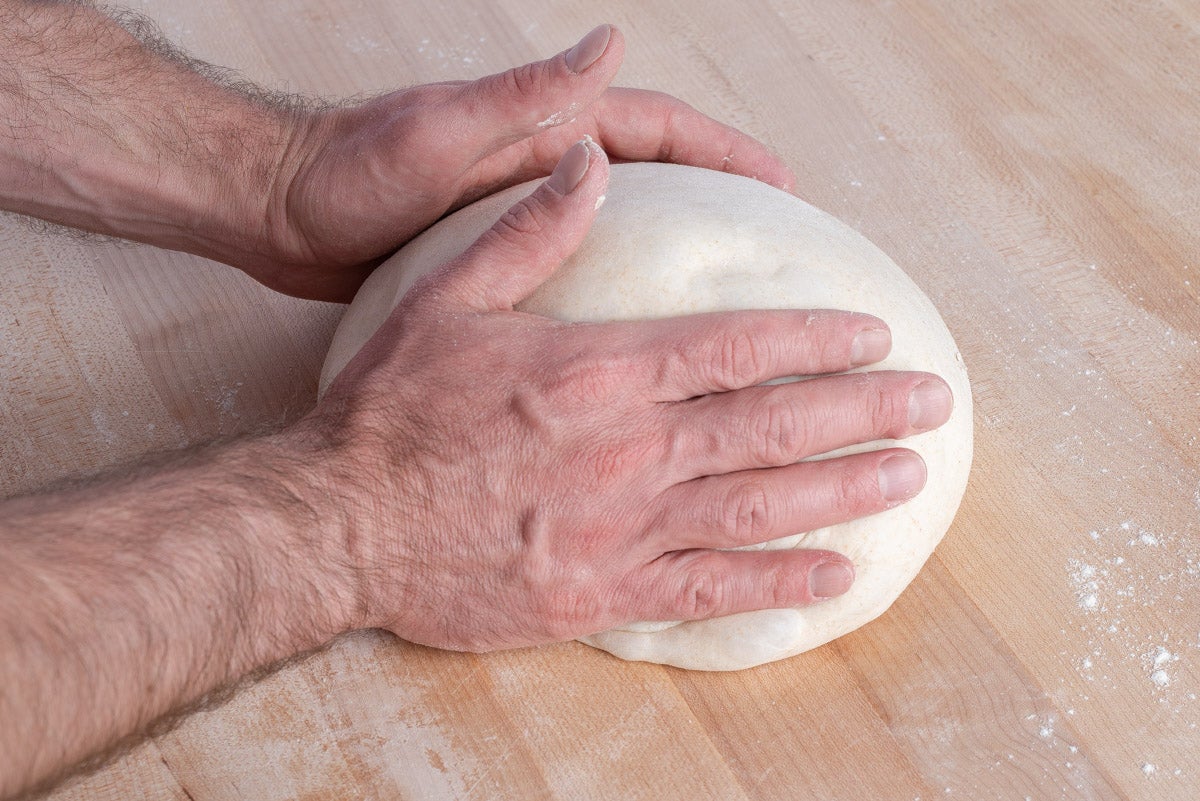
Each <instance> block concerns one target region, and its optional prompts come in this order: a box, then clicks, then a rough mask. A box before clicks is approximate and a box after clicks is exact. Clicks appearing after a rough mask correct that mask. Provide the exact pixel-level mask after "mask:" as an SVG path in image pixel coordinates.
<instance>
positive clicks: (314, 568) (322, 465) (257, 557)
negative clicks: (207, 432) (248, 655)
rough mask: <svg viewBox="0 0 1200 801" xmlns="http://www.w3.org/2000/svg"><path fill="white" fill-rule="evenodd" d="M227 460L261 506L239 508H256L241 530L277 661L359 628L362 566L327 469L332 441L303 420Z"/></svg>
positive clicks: (347, 516) (362, 614) (253, 442)
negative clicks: (276, 639) (277, 643)
mask: <svg viewBox="0 0 1200 801" xmlns="http://www.w3.org/2000/svg"><path fill="white" fill-rule="evenodd" d="M232 458H233V460H234V461H235V465H234V466H233V468H232V469H233V471H234V473H235V474H237V475H252V476H255V478H256V481H255V482H254V483H258V484H259V486H258V488H255V487H254V486H253V485H252V484H251V485H248V486H246V487H245V490H246V491H247V492H248V493H250V494H252V495H254V496H257V497H258V498H259V499H260V501H262V500H265V501H266V502H265V503H263V502H260V503H258V504H253V503H248V504H246V505H244V506H243V507H242V508H243V509H248V510H256V511H249V512H247V514H250V515H252V517H251V519H250V520H249V521H248V523H249V525H248V526H247V529H246V530H247V532H248V535H247V537H248V541H247V551H248V553H249V554H250V558H251V560H252V561H253V563H254V564H255V572H256V575H257V579H256V583H257V585H258V589H257V590H256V602H257V603H258V605H259V607H260V609H258V610H257V614H258V615H259V616H261V618H262V620H263V621H264V625H267V626H271V627H274V628H275V630H276V631H277V633H278V634H279V636H281V637H282V638H283V640H282V642H283V647H282V648H281V649H279V650H280V656H283V657H286V656H290V655H291V654H292V653H297V652H300V651H304V650H309V649H311V648H315V647H317V646H319V645H321V644H323V643H325V642H327V641H328V640H330V639H332V638H333V637H335V636H337V635H338V634H341V633H343V632H346V631H350V630H353V629H356V628H362V627H364V626H365V625H366V613H365V609H364V606H365V605H364V603H363V600H362V599H363V586H362V575H361V571H360V569H359V565H360V564H361V562H360V560H359V559H358V558H357V554H356V551H355V547H354V544H355V536H354V528H353V520H352V517H351V515H350V514H349V513H348V509H347V508H346V506H345V503H344V501H343V500H342V498H341V495H340V493H339V490H338V487H337V483H336V480H335V477H334V476H333V475H331V471H330V470H329V465H330V464H331V463H334V462H336V459H334V458H333V456H332V454H331V446H330V443H329V441H328V440H327V439H326V438H324V437H322V436H320V435H319V432H318V430H317V429H316V428H315V427H313V426H310V425H307V424H305V422H304V421H301V422H300V423H298V424H295V425H293V426H292V427H290V428H288V429H286V430H284V431H281V432H279V433H276V434H271V435H269V436H265V437H261V438H257V439H254V440H248V441H246V442H245V443H243V444H242V445H241V446H240V451H239V452H238V453H237V454H235V455H233V456H232ZM264 496H269V498H267V497H264ZM276 658H279V657H276ZM266 661H270V660H266Z"/></svg>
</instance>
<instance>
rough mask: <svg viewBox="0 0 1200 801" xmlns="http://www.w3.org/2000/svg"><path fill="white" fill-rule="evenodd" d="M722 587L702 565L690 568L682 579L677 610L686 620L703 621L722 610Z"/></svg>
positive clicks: (714, 576)
mask: <svg viewBox="0 0 1200 801" xmlns="http://www.w3.org/2000/svg"><path fill="white" fill-rule="evenodd" d="M724 594H725V593H724V585H723V584H722V583H721V581H720V580H719V579H718V577H717V576H716V575H715V574H714V573H713V572H712V570H710V569H708V568H706V567H705V566H703V565H696V566H693V567H691V568H690V569H689V570H688V571H687V573H685V574H684V577H683V586H682V588H681V589H680V593H679V601H678V604H679V606H678V610H679V615H680V617H681V618H683V619H686V620H703V619H706V618H710V617H713V616H715V615H717V614H718V613H719V612H720V611H721V610H722V609H724V601H725V598H724Z"/></svg>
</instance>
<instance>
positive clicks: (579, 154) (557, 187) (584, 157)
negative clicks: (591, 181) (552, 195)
mask: <svg viewBox="0 0 1200 801" xmlns="http://www.w3.org/2000/svg"><path fill="white" fill-rule="evenodd" d="M591 157H592V150H591V148H589V147H588V144H587V140H580V141H578V142H576V143H575V144H573V145H571V146H570V147H569V148H567V151H566V152H565V153H563V154H562V157H561V158H559V160H558V164H557V165H555V167H554V172H552V173H551V174H550V178H549V179H547V181H546V186H547V187H548V188H549V189H552V190H554V191H555V192H557V193H558V194H560V195H569V194H571V192H573V191H575V187H577V186H579V183H580V182H581V181H582V180H583V176H585V175H587V171H588V167H589V166H590V165H591V160H592V158H591Z"/></svg>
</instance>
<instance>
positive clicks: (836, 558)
mask: <svg viewBox="0 0 1200 801" xmlns="http://www.w3.org/2000/svg"><path fill="white" fill-rule="evenodd" d="M853 584H854V565H853V563H851V562H850V560H849V559H847V558H846V557H844V556H841V555H839V554H830V558H829V559H827V560H826V561H824V562H819V563H818V564H817V565H815V566H814V567H813V569H812V570H810V571H809V573H808V591H809V594H810V595H812V597H813V598H814V599H815V600H818V601H821V600H827V599H829V598H836V597H838V596H839V595H845V594H846V592H847V591H848V590H849V589H850V587H851V585H853Z"/></svg>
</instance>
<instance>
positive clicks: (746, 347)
mask: <svg viewBox="0 0 1200 801" xmlns="http://www.w3.org/2000/svg"><path fill="white" fill-rule="evenodd" d="M764 348H765V346H764V345H763V344H762V340H761V339H759V338H758V337H756V336H754V334H753V333H752V332H751V331H748V330H745V329H740V330H737V331H733V332H731V333H729V334H727V335H725V336H723V337H722V338H721V341H720V344H719V347H718V348H717V351H716V354H715V363H714V365H713V367H714V369H715V371H716V375H715V376H714V377H713V378H714V383H716V384H717V385H719V386H721V387H722V388H724V389H738V388H740V387H745V386H750V385H752V384H756V383H758V381H759V379H760V376H762V374H763V365H764V363H765V361H766V359H765V355H766V354H764V352H763V350H764Z"/></svg>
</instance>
